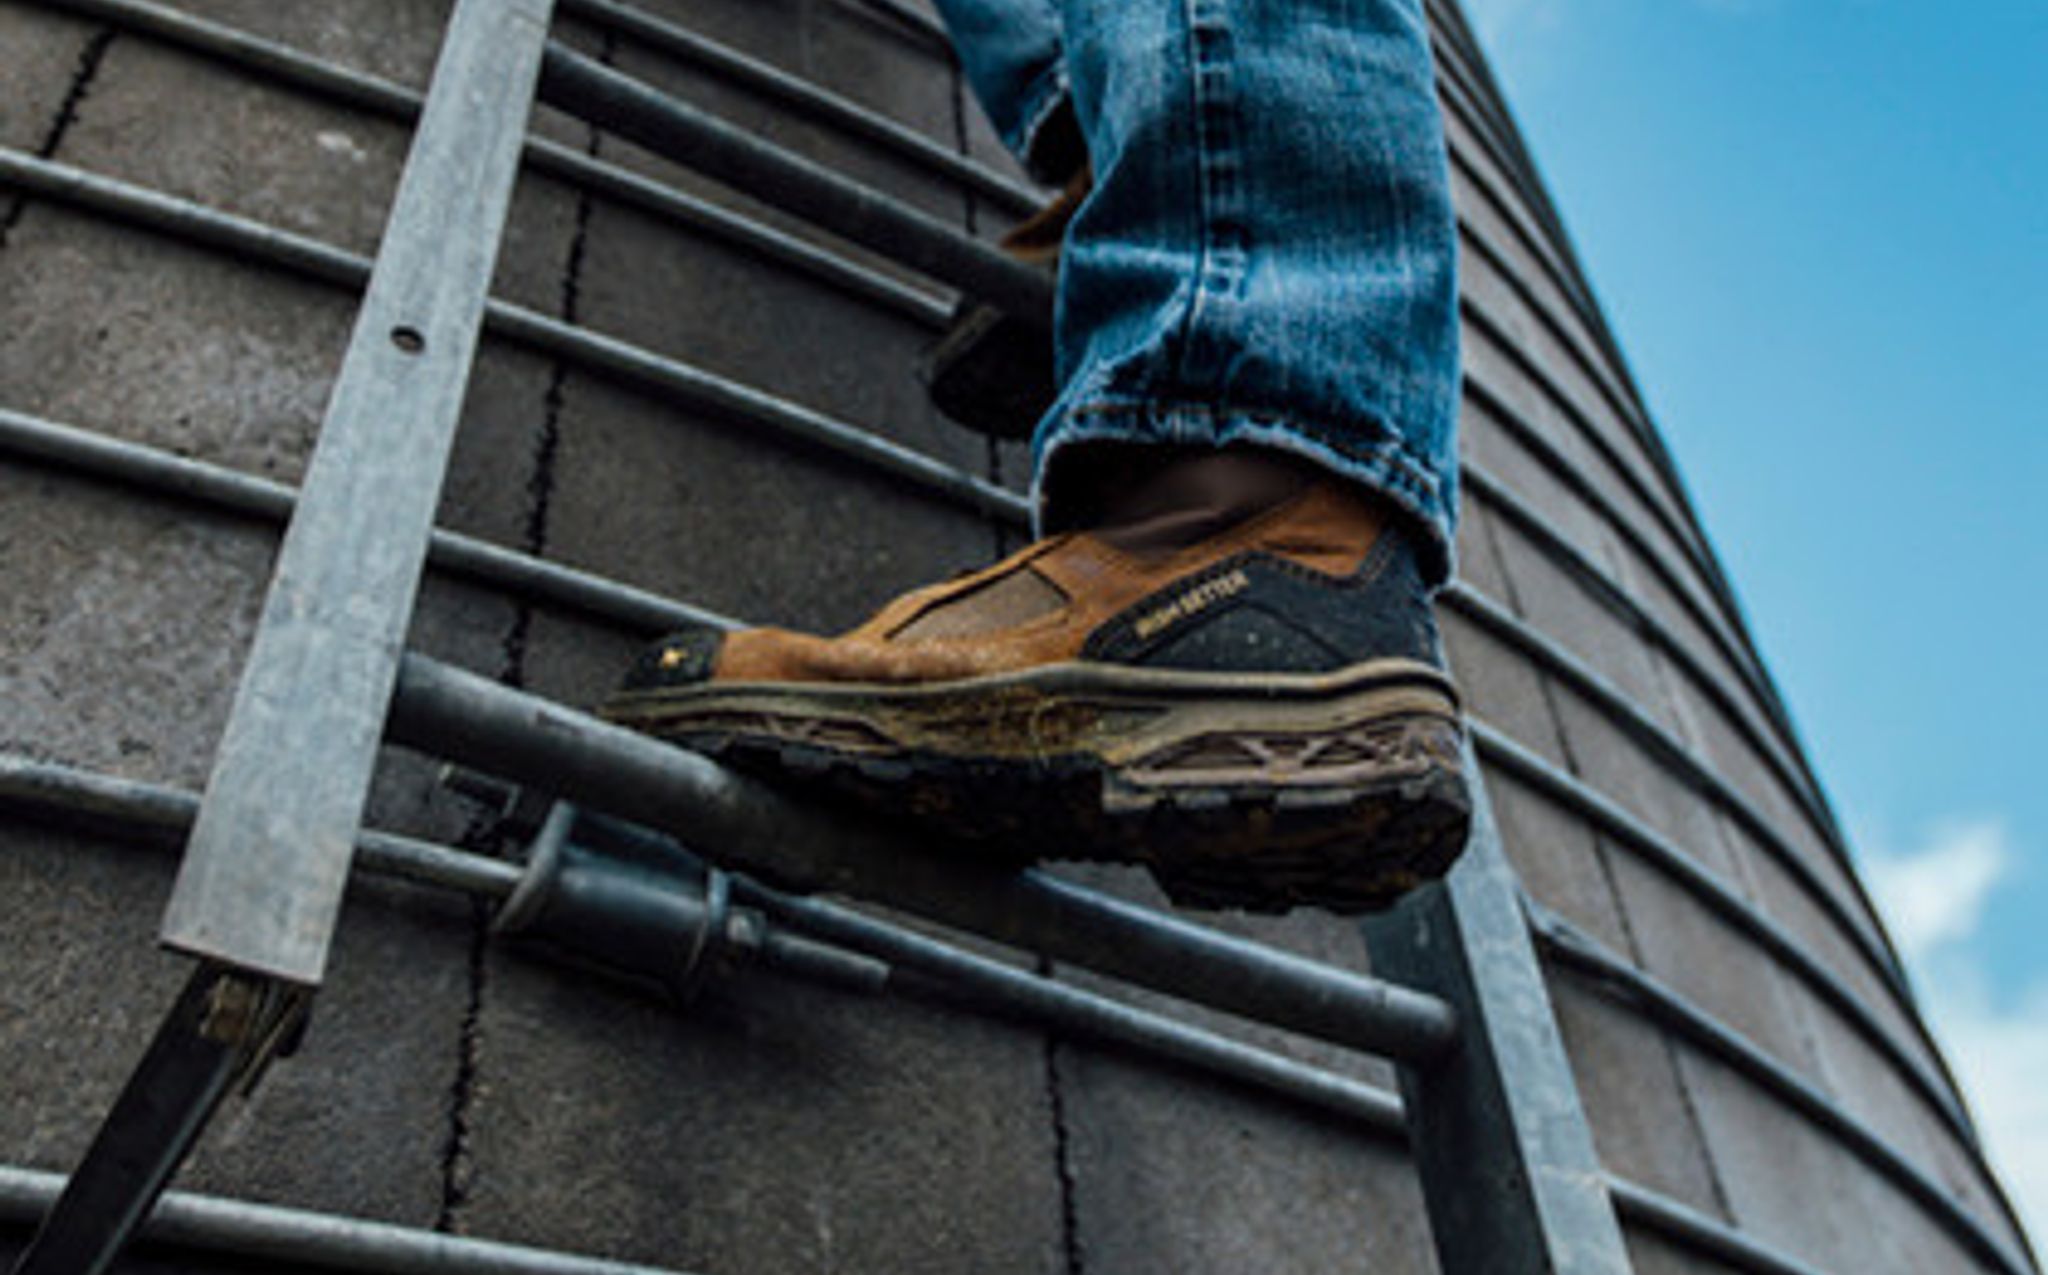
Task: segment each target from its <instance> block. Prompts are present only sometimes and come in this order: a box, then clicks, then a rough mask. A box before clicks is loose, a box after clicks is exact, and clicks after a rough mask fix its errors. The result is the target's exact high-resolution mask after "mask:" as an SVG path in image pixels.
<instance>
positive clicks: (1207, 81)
mask: <svg viewBox="0 0 2048 1275" xmlns="http://www.w3.org/2000/svg"><path fill="white" fill-rule="evenodd" d="M1224 3H1225V0H1184V7H1183V9H1182V12H1183V14H1184V15H1185V17H1186V20H1187V45H1188V50H1187V51H1188V63H1189V67H1190V74H1189V77H1188V82H1189V96H1190V98H1191V99H1192V102H1191V106H1192V108H1193V109H1192V118H1193V120H1194V130H1195V173H1196V212H1195V216H1196V224H1197V235H1198V239H1199V244H1198V247H1197V252H1196V258H1195V268H1194V271H1193V278H1192V280H1191V281H1190V286H1189V289H1188V300H1187V308H1186V311H1185V313H1184V314H1183V315H1182V317H1181V321H1180V323H1179V325H1178V335H1177V339H1176V341H1175V345H1176V346H1177V347H1178V348H1177V350H1176V352H1175V356H1174V358H1173V369H1174V380H1176V381H1177V382H1178V383H1180V384H1181V385H1183V386H1187V387H1189V388H1193V387H1196V386H1199V385H1202V384H1203V383H1204V382H1203V381H1202V379H1201V378H1200V376H1199V368H1198V366H1197V365H1198V364H1199V363H1200V362H1201V361H1202V360H1203V358H1204V356H1207V357H1208V360H1209V362H1210V363H1211V364H1212V365H1213V366H1212V368H1211V370H1210V372H1209V377H1210V382H1209V384H1210V387H1211V388H1213V389H1215V390H1216V391H1217V392H1218V393H1219V394H1220V392H1221V389H1222V386H1221V384H1220V382H1218V381H1217V380H1216V377H1217V374H1218V372H1219V370H1220V369H1221V367H1222V366H1224V360H1222V359H1219V358H1216V357H1214V356H1215V353H1216V351H1213V350H1210V349H1207V348H1205V347H1206V346H1207V345H1209V344H1210V343H1209V342H1206V341H1204V340H1203V339H1202V338H1203V334H1204V332H1205V330H1206V325H1207V320H1208V316H1209V313H1210V311H1211V310H1212V309H1213V308H1214V307H1213V305H1212V301H1213V299H1214V298H1217V297H1221V296H1226V295H1228V294H1229V293H1230V292H1231V291H1233V290H1234V289H1235V288H1236V286H1237V281H1238V280H1239V279H1240V278H1241V277H1242V275H1243V271H1244V255H1245V245H1244V244H1243V243H1242V238H1243V234H1242V225H1243V218H1242V217H1241V216H1240V215H1239V214H1238V210H1237V208H1236V203H1237V201H1238V200H1239V199H1240V198H1241V196H1242V191H1241V190H1240V189H1239V187H1240V185H1241V183H1240V182H1239V180H1238V176H1237V171H1236V170H1237V164H1238V158H1237V154H1236V146H1237V128H1236V123H1235V120H1234V118H1233V113H1234V112H1235V110H1236V108H1237V104H1236V100H1235V84H1234V82H1233V79H1232V68H1231V66H1230V62H1229V54H1230V52H1231V51H1232V50H1231V49H1230V48H1229V41H1230V39H1231V36H1230V25H1229V21H1228V14H1227V13H1226V12H1224ZM1226 219H1227V224H1229V225H1231V226H1233V227H1235V228H1236V230H1235V233H1234V234H1232V235H1231V236H1230V241H1229V242H1225V235H1224V234H1223V227H1224V226H1225V225H1226Z"/></svg>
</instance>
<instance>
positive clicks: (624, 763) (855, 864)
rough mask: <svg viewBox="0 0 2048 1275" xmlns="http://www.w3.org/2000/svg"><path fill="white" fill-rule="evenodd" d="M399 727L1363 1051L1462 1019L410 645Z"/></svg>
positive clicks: (862, 892) (403, 740)
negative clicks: (905, 829)
mask: <svg viewBox="0 0 2048 1275" xmlns="http://www.w3.org/2000/svg"><path fill="white" fill-rule="evenodd" d="M389 733H390V737H391V738H392V740H393V741H394V742H396V743H400V744H405V745H408V746H410V747H414V748H418V749H421V750H423V751H426V752H430V753H434V754H436V755H439V756H444V757H448V758H450V759H451V760H455V761H458V762H461V763H462V764H464V765H468V766H474V767H476V768H478V769H480V770H484V771H487V772H490V773H493V774H498V775H502V776H504V777H506V778H509V779H513V780H516V781H518V782H521V783H527V784H531V785H534V786H536V787H540V788H542V789H545V790H548V791H553V792H557V793H560V794H561V795H563V796H565V797H568V798H570V799H572V800H574V801H577V802H580V803H582V804H584V805H587V806H590V807H592V808H593V809H597V810H602V811H605V812H607V813H610V814H616V815H619V816H621V817H623V818H626V819H628V820H631V821H633V822H635V823H640V824H644V825H646V826H647V827H650V828H655V829H659V830H661V831H664V832H667V833H670V834H671V835H674V836H676V837H678V838H679V839H681V840H683V841H685V842H687V843H689V844H691V845H694V846H698V847H702V848H703V849H705V850H707V851H709V852H711V853H713V854H714V855H716V857H717V858H718V859H719V861H720V862H721V863H722V864H724V865H725V866H728V867H731V868H734V869H737V870H740V871H745V872H748V873H750V874H752V875H755V876H759V877H762V878H764V879H767V880H770V881H773V882H776V883H778V884H780V883H787V884H792V885H795V886H797V887H799V888H802V889H805V890H824V891H835V892H840V893H846V894H850V895H854V896H856V897H861V898H868V899H874V900H877V901H881V902H886V903H888V904H891V905H894V906H900V907H905V908H909V909H911V910H913V911H916V912H918V913H920V914H922V915H926V916H930V917H932V918H933V919H935V920H938V921H940V922H942V923H944V924H947V925H952V926H956V927H958V928H960V929H964V930H968V931H972V932H975V933H979V934H983V935H986V936H988V937H990V938H993V939H996V940H997V941H999V942H1004V943H1009V944H1011V945H1013V946H1017V947H1021V948H1025V949H1027V950H1032V951H1037V952H1041V953H1043V954H1045V955H1047V956H1050V957H1053V958H1055V959H1058V960H1063V961H1069V962H1071V963H1073V964H1076V965H1081V966H1085V967H1087V968H1089V969H1093V970H1097V971H1099V972H1101V973H1105V974H1110V975H1113V976H1115V977H1118V978H1122V979H1124V980H1126V981H1129V982H1132V983H1137V984H1140V985H1142V986H1146V987H1151V988H1154V989H1156V990H1159V991H1163V992H1167V993H1169V994H1171V995H1175V996H1180V997H1183V998H1185V999H1187V1000H1191V1001H1195V1002H1197V1003H1200V1004H1204V1005H1209V1006H1211V1007H1213V1008H1217V1009H1222V1010H1226V1011H1228V1012H1231V1013H1234V1014H1240V1015H1243V1016H1245V1017H1247V1018H1253V1019H1256V1020H1259V1021H1261V1022H1266V1023H1270V1024H1273V1025H1274V1026H1278V1027H1285V1028H1287V1029H1289V1030H1292V1031H1298V1032H1301V1033H1302V1034H1304V1035H1308V1036H1314V1037H1317V1038H1319V1039H1323V1040H1328V1041H1331V1042H1333V1043H1336V1044H1340V1045H1345V1046H1348V1047H1350V1048H1353V1049H1359V1050H1364V1051H1367V1052H1370V1053H1376V1054H1383V1055H1386V1056H1388V1057H1392V1058H1398V1059H1403V1060H1408V1061H1419V1060H1422V1059H1426V1058H1429V1057H1431V1056H1434V1055H1435V1054H1437V1053H1439V1052H1440V1051H1442V1050H1444V1049H1446V1048H1448V1047H1449V1046H1450V1045H1451V1044H1452V1042H1453V1041H1454V1039H1455V1037H1456V1034H1457V1025H1456V1021H1455V1018H1454V1017H1453V1015H1452V1014H1451V1012H1450V1010H1449V1008H1448V1007H1447V1006H1446V1005H1445V1004H1444V1003H1443V1002H1442V1001H1440V1000H1438V999H1436V998H1435V997H1431V996H1426V995H1423V994H1421V993H1418V992H1414V991H1410V990H1408V989H1406V988H1402V987H1397V986H1395V985H1393V984H1390V983H1386V982H1383V981H1380V980H1376V979H1371V978H1366V977H1363V976H1359V975H1353V974H1348V973H1346V972H1344V971H1341V970H1337V969H1333V968H1331V967H1329V966H1324V965H1319V964H1317V963H1315V962H1313V961H1308V960H1304V959H1303V958H1301V957H1297V956H1293V955H1290V954H1288V953H1285V952H1280V951H1276V950H1273V949H1271V948H1267V947H1263V946H1260V945H1259V944H1256V943H1251V942H1247V941H1245V940H1243V939H1237V938H1232V937H1230V936H1228V935H1224V934H1219V933H1217V932H1215V931H1213V930H1207V929H1203V928H1201V927H1199V926H1195V925H1190V924H1188V923H1186V922H1184V921H1180V920H1176V919H1174V918H1172V917H1169V916H1166V915H1163V914H1161V913H1158V912H1154V911H1152V910H1150V909H1147V908H1142V907H1138V906H1136V905H1134V904H1129V903H1124V902H1121V901H1118V900H1115V899H1111V898H1109V897H1107V896H1105V895H1102V894H1099V893H1096V892H1094V891H1091V890H1087V889H1084V888H1082V887H1080V886H1077V885H1073V884H1070V883H1068V882H1065V881H1061V880H1059V879H1057V878H1055V877H1052V876H1049V875H1047V874H1045V873H1042V872H1037V871H1021V872H1020V871H1015V870H1013V869H1011V868H1008V867H1006V866H1004V865H1000V864H995V863H989V862H985V861H981V860H978V859H974V858H972V857H970V856H965V855H962V854H961V853H959V852H957V851H955V852H953V853H950V854H949V853H946V852H945V850H943V849H942V848H939V847H934V846H930V845H926V844H921V843H918V842H916V841H914V840H912V839H911V838H910V837H908V836H907V835H906V836H900V837H899V836H892V835H890V834H889V832H887V831H885V830H883V829H881V828H880V827H877V826H872V825H868V824H865V823H863V822H859V821H855V820H851V819H849V818H847V817H845V816H844V815H841V814H839V813H838V812H825V811H814V810H810V809H806V808H804V807H801V806H798V805H795V804H794V803H792V802H790V801H787V800H785V799H783V798H781V797H779V796H777V795H776V794H774V793H773V792H772V791H770V790H769V789H768V788H766V787H765V786H763V785H761V784H758V783H755V782H753V781H750V780H747V779H744V778H742V777H739V776H736V775H734V774H732V773H731V772H729V771H726V770H724V769H722V768H721V767H719V766H717V765H715V764H713V763H712V762H710V761H708V760H706V759H705V758H703V757H699V756H697V755H696V754H693V753H689V752H685V751H683V750H682V749H678V748H673V747H670V746H668V745H665V744H662V743H659V742H657V741H655V740H653V739H649V738H648V737H646V736H643V735H638V734H635V733H634V732H632V731H628V730H624V729H622V728H620V727H616V726H612V725H609V724H607V723H604V722H600V721H598V720H597V719H595V718H593V717H589V716H586V715H584V714H581V713H577V712H574V711H573V710H570V709H567V708H564V707H562V706H560V705H557V704H552V703H549V702H548V701H546V700H543V699H540V698H538V697H536V696H532V695H527V694H524V693H522V692H520V691H516V690H512V689H510V688H508V687H504V686H499V685H497V684H495V683H493V682H490V681H488V680H486V679H484V678H481V677H477V676H476V675H474V674H471V673H465V672H463V671H461V670H459V669H453V668H450V667H448V666H446V665H443V664H437V663H435V662H434V661H431V660H428V659H426V658H424V657H421V656H418V655H412V656H408V657H407V658H406V662H405V670H404V673H403V674H402V676H401V678H400V687H399V691H398V694H397V696H396V698H395V700H394V702H393V704H392V712H391V717H390V723H389Z"/></svg>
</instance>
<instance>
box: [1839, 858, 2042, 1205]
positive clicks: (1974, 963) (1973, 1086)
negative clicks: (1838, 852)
mask: <svg viewBox="0 0 2048 1275" xmlns="http://www.w3.org/2000/svg"><path fill="white" fill-rule="evenodd" d="M2017 862H2018V856H2017V855H2016V854H2015V853H2014V852H2013V849H2012V846H2011V844H2010V839H2009V834H2008V832H2007V829H2006V825H2005V824H2004V823H2003V822H2001V821H1998V820H1985V819H1980V820H1974V821H1970V822H1963V823H1952V824H1948V825H1945V826H1944V827H1942V828H1940V829H1938V830H1936V831H1935V833H1934V834H1933V835H1931V836H1930V837H1928V838H1927V839H1926V841H1925V843H1924V844H1923V845H1922V847H1921V848H1920V849H1919V850H1917V851H1915V852H1913V853H1911V854H1907V855H1898V856H1893V855H1881V856H1878V857H1876V858H1874V859H1873V860H1872V861H1871V862H1870V864H1869V865H1868V872H1867V874H1866V879H1867V880H1868V881H1869V883H1870V887H1871V893H1872V894H1874V895H1875V896H1876V898H1877V903H1878V907H1879V909H1880V910H1881V911H1882V912H1883V913H1884V914H1885V916H1886V918H1887V921H1888V922H1889V928H1890V930H1891V933H1892V937H1893V938H1894V939H1895V940H1896V941H1897V942H1898V945H1899V949H1900V954H1901V955H1902V956H1903V957H1904V958H1905V960H1906V963H1907V965H1908V966H1909V967H1910V968H1911V970H1912V972H1913V980H1914V982H1915V983H1916V984H1918V986H1919V988H1920V991H1921V998H1920V1003H1921V1006H1922V1008H1923V1010H1924V1011H1925V1012H1926V1015H1927V1017H1928V1019H1929V1021H1930V1025H1931V1026H1932V1027H1933V1029H1934V1034H1935V1037H1936V1038H1937V1039H1938V1040H1940V1041H1941V1044H1942V1052H1943V1053H1944V1054H1946V1055H1947V1057H1948V1059H1949V1061H1950V1063H1951V1064H1952V1065H1953V1066H1954V1068H1955V1072H1956V1078H1957V1080H1958V1081H1959V1082H1960V1083H1961V1085H1962V1087H1963V1091H1964V1093H1965V1095H1966V1096H1967V1099H1968V1101H1969V1104H1970V1108H1971V1110H1972V1111H1973V1112H1974V1113H1975V1114H1976V1118H1977V1126H1978V1130H1979V1132H1980V1133H1981V1134H1982V1135H1983V1137H1984V1142H1985V1145H1986V1148H1987V1150H1988V1153H1989V1155H1990V1157H1991V1160H1992V1163H1993V1164H1994V1165H1996V1166H1997V1168H1998V1170H1999V1175H2000V1177H2001V1178H2002V1179H2003V1180H2004V1182H2005V1185H2006V1188H2007V1190H2008V1191H2009V1192H2010V1193H2011V1195H2012V1198H2013V1203H2014V1205H2015V1206H2016V1207H2017V1208H2018V1209H2019V1212H2020V1216H2021V1218H2022V1219H2023V1220H2024V1222H2025V1225H2026V1226H2027V1229H2028V1232H2029V1233H2030V1235H2032V1236H2033V1237H2034V1238H2036V1239H2037V1240H2048V1084H2044V1078H2048V978H2041V979H2037V980H2036V981H2035V982H2034V983H2033V984H2032V985H2031V986H2030V987H2028V989H2027V990H2026V992H2025V993H2024V994H2023V995H2021V996H2020V997H2019V998H2017V999H2016V1000H2015V999H2011V998H2000V997H1998V996H1997V995H1996V994H1995V993H1994V992H1993V990H1992V987H1991V980H1990V978H1989V976H1988V971H1987V970H1986V968H1985V964H1984V957H1983V955H1982V953H1981V952H1979V951H1978V950H1976V948H1975V947H1974V946H1973V944H1972V942H1971V940H1973V939H1974V938H1975V937H1976V935H1977V928H1978V925H1979V923H1980V921H1981V920H1982V918H1983V913H1984V905H1985V904H1986V903H1987V902H1988V901H1989V900H1990V899H1992V898H1993V897H1994V896H1995V893H1996V891H1997V889H1998V887H1999V885H2000V884H2001V883H2002V882H2003V881H2005V879H2006V878H2007V877H2008V875H2009V874H2010V873H2011V871H2012V869H2013V867H2014V866H2015V865H2016V864H2017Z"/></svg>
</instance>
